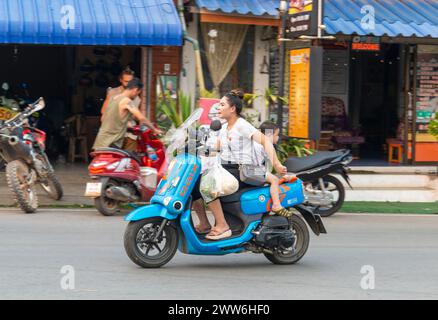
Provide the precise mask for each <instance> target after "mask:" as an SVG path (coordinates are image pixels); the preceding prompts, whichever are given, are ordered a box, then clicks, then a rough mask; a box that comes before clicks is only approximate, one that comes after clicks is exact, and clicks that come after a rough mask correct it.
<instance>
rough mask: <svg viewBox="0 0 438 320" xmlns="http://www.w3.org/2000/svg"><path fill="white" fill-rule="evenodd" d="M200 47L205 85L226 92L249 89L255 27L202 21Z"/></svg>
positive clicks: (251, 81) (250, 85)
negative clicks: (235, 89)
mask: <svg viewBox="0 0 438 320" xmlns="http://www.w3.org/2000/svg"><path fill="white" fill-rule="evenodd" d="M201 30H202V34H203V36H202V37H201V48H202V56H203V57H202V58H203V61H206V62H207V63H203V68H204V77H205V84H206V88H207V90H209V91H216V92H217V93H218V94H219V95H222V94H225V93H226V92H228V91H230V90H231V89H234V88H243V89H244V91H245V92H252V89H253V77H254V71H253V69H254V41H255V29H254V26H244V25H231V24H217V23H202V24H201Z"/></svg>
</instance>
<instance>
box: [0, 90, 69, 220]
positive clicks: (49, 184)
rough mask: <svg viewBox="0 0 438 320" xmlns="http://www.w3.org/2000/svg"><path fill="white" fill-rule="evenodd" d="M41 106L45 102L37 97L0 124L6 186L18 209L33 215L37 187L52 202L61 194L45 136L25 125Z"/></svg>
mask: <svg viewBox="0 0 438 320" xmlns="http://www.w3.org/2000/svg"><path fill="white" fill-rule="evenodd" d="M44 107H45V103H44V99H43V98H40V99H39V100H38V101H36V102H34V103H32V104H29V105H28V107H26V108H24V110H23V111H21V112H20V113H18V114H17V115H16V116H15V117H13V118H12V119H10V120H8V121H5V122H4V123H3V124H2V125H0V156H1V158H2V159H3V160H4V161H5V162H6V163H7V165H6V179H7V183H8V186H9V188H10V190H11V191H12V193H13V194H14V196H15V199H16V201H17V203H18V205H19V207H20V208H21V209H22V210H23V211H24V212H26V213H33V212H35V211H36V210H37V208H38V197H37V193H36V185H37V184H40V185H41V187H42V188H43V189H44V191H46V192H47V193H48V194H49V196H50V197H51V198H53V199H55V200H60V199H61V198H62V195H63V190H62V186H61V184H60V182H59V181H58V178H57V177H56V175H55V171H54V169H53V167H52V165H51V164H50V161H49V159H48V158H47V155H46V153H45V141H46V134H45V132H44V131H41V130H39V129H36V128H34V127H31V126H30V125H29V122H28V119H29V118H30V117H31V116H32V114H34V113H35V112H38V111H40V110H42V109H43V108H44Z"/></svg>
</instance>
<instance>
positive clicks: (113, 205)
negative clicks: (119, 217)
mask: <svg viewBox="0 0 438 320" xmlns="http://www.w3.org/2000/svg"><path fill="white" fill-rule="evenodd" d="M113 186H118V183H117V182H115V181H113V180H109V181H108V182H107V183H106V184H105V186H103V187H102V195H101V196H100V197H98V198H95V199H94V205H95V206H96V209H97V211H99V212H100V213H101V214H103V215H104V216H107V217H111V216H113V215H115V214H117V213H118V212H119V205H120V202H119V201H117V200H113V199H110V198H107V197H106V196H105V192H106V189H108V188H110V187H113Z"/></svg>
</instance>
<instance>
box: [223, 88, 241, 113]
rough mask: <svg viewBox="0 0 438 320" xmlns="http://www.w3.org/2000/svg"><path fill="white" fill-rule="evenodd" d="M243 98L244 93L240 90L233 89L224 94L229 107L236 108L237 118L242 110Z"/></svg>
mask: <svg viewBox="0 0 438 320" xmlns="http://www.w3.org/2000/svg"><path fill="white" fill-rule="evenodd" d="M243 96H244V93H243V90H242V89H234V90H231V91H230V92H228V93H227V94H225V97H226V98H227V99H228V103H229V104H230V106H232V107H236V113H237V115H238V116H240V114H241V113H242V110H243Z"/></svg>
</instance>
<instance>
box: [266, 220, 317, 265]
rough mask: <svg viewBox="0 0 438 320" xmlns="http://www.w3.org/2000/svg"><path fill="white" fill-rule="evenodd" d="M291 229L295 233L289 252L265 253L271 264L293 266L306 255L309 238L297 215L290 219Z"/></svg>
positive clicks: (307, 231)
mask: <svg viewBox="0 0 438 320" xmlns="http://www.w3.org/2000/svg"><path fill="white" fill-rule="evenodd" d="M290 221H291V229H292V230H293V231H294V233H295V243H294V245H293V247H292V248H288V249H289V250H282V251H280V250H277V251H275V252H274V254H270V253H265V254H264V255H265V257H266V258H267V259H268V260H269V261H271V262H272V263H273V264H282V265H285V264H294V263H297V262H298V261H299V260H301V258H302V257H303V256H304V255H305V254H306V252H307V249H308V248H309V243H310V236H309V229H308V228H307V225H306V223H305V222H304V221H303V219H301V218H300V217H299V216H297V215H295V214H294V215H293V216H292V217H291V218H290Z"/></svg>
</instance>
